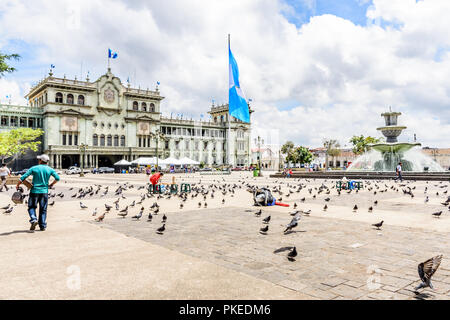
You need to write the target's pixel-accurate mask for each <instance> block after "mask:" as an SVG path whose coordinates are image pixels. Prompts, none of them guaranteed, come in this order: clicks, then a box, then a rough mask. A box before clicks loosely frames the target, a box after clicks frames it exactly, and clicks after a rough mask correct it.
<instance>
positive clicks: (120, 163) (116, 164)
mask: <svg viewBox="0 0 450 320" xmlns="http://www.w3.org/2000/svg"><path fill="white" fill-rule="evenodd" d="M114 165H115V166H130V165H131V162H128V161H127V160H125V159H122V160H120V161H118V162H116V163H114Z"/></svg>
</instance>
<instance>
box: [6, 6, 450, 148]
mask: <svg viewBox="0 0 450 320" xmlns="http://www.w3.org/2000/svg"><path fill="white" fill-rule="evenodd" d="M311 3H312V4H313V3H314V1H312V2H311ZM361 3H364V1H362V2H361ZM2 11H3V12H7V13H8V14H3V15H1V16H0V39H3V40H2V41H1V42H0V49H1V47H2V46H4V45H5V43H6V41H7V40H9V39H21V40H23V41H25V42H26V43H28V44H30V45H31V46H32V48H33V46H38V45H39V49H38V50H37V52H36V54H35V55H34V58H33V59H34V61H33V63H36V64H41V65H49V64H50V63H53V64H55V65H57V69H56V73H57V75H59V76H62V75H63V74H64V73H66V74H67V76H68V77H73V75H75V74H79V70H80V62H81V61H83V65H84V69H85V71H87V70H90V71H91V79H92V78H93V77H94V76H99V75H100V74H102V73H104V72H105V69H106V50H107V48H108V47H111V48H112V49H114V50H116V51H117V52H118V53H119V58H118V59H117V60H114V61H113V62H112V66H113V72H114V73H116V74H118V75H119V76H120V77H121V78H122V79H123V81H125V80H126V79H127V77H128V76H130V77H131V78H132V79H133V78H134V77H133V75H134V70H135V69H136V78H137V81H136V86H137V85H141V87H142V88H146V87H147V86H149V87H150V88H152V87H153V86H154V85H155V83H156V81H160V82H161V87H160V89H161V92H162V94H163V95H164V96H165V97H166V99H165V100H164V101H163V108H164V110H163V112H164V113H165V114H170V112H172V111H173V112H175V113H177V112H183V113H184V114H185V115H189V114H193V115H195V116H196V118H198V116H199V114H200V113H206V111H207V108H208V107H209V105H210V101H211V99H212V98H214V99H215V101H216V102H217V103H220V102H226V101H227V83H228V79H227V77H228V65H227V47H226V46H227V34H228V33H231V36H232V43H231V46H232V50H233V53H234V55H235V57H236V59H237V62H238V64H239V68H240V74H241V84H242V86H243V88H244V91H245V93H246V95H247V97H248V98H252V99H253V101H254V102H253V105H252V107H253V108H254V109H255V113H254V114H253V115H252V117H253V121H254V128H255V130H254V131H255V132H258V133H260V132H263V131H264V130H268V131H270V132H272V133H273V132H274V131H273V130H279V135H278V136H279V139H280V141H285V140H287V139H290V140H293V141H294V142H296V143H301V144H304V145H308V146H318V145H321V142H322V140H323V138H325V137H333V138H338V139H339V140H340V141H341V144H342V145H344V144H345V143H347V141H348V140H349V138H350V137H351V136H352V135H353V134H371V135H379V134H378V132H377V131H376V127H378V126H381V125H382V124H383V121H382V118H381V117H380V113H381V112H383V111H385V110H387V109H388V106H390V105H391V106H392V107H393V108H394V109H396V110H399V111H401V112H403V114H404V116H402V117H401V118H400V121H401V122H402V123H404V124H405V125H407V126H408V127H409V128H408V131H407V132H406V133H405V137H404V138H405V139H408V138H409V136H408V135H409V133H411V132H413V133H416V134H417V137H418V139H419V141H420V142H422V143H423V144H424V145H430V146H435V145H437V146H448V139H446V136H448V135H449V133H450V111H449V107H448V106H449V104H450V83H448V81H447V79H448V74H449V71H450V55H449V53H448V48H450V43H449V42H450V34H449V33H450V20H449V19H447V17H448V13H449V12H450V3H449V2H448V1H446V0H441V1H438V0H435V1H420V2H417V3H416V1H415V0H411V1H409V0H408V1H406V0H397V1H392V0H389V1H388V0H374V1H373V5H372V6H371V7H370V9H369V10H368V12H367V18H368V19H369V21H370V20H376V19H378V20H379V21H381V20H382V21H386V22H387V23H395V24H396V25H398V27H393V26H389V24H388V25H387V26H384V27H381V26H379V25H377V24H368V25H367V26H366V27H362V26H357V25H355V24H353V23H352V22H351V21H348V20H345V19H342V18H339V17H336V16H333V15H322V16H315V17H312V18H311V20H310V22H309V23H308V24H304V25H302V26H301V27H300V28H299V29H297V28H296V26H295V25H293V24H291V23H289V22H288V21H287V19H286V18H285V16H284V15H283V14H282V13H281V12H290V11H289V8H286V4H285V3H284V2H283V3H282V2H277V1H275V0H272V1H271V0H260V1H253V0H239V1H237V0H235V1H200V0H197V1H194V0H191V1H185V0H183V1H181V0H179V1H164V2H161V1H143V0H134V1H126V2H125V1H119V0H115V1H106V0H92V1H88V0H83V1H50V0H40V1H31V0H30V1H11V0H6V1H5V0H4V1H2V2H1V3H0V12H2ZM18 22H19V23H18ZM11 25H13V26H14V28H11V27H10V26H11ZM438 53H439V59H435V58H436V54H438ZM22 62H23V63H27V61H22ZM19 67H20V66H19ZM8 81H9V83H10V82H11V81H16V82H17V83H22V82H21V80H20V79H15V78H14V76H13V75H9V76H8ZM18 87H19V88H20V86H18ZM0 88H1V87H0ZM22 90H23V88H22ZM22 93H23V91H22ZM13 95H14V93H13ZM287 100H289V101H298V102H299V103H298V106H295V107H293V108H291V109H289V110H285V109H283V108H281V107H280V105H281V102H282V101H287ZM400 138H401V137H400ZM277 139H278V138H277Z"/></svg>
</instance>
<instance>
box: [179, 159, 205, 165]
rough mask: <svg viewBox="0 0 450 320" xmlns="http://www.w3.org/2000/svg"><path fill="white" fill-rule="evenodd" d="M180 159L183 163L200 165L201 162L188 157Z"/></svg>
mask: <svg viewBox="0 0 450 320" xmlns="http://www.w3.org/2000/svg"><path fill="white" fill-rule="evenodd" d="M179 161H180V163H181V164H183V165H199V164H200V162H198V161H195V160H192V159H189V158H188V157H184V158H181V159H180V160H179Z"/></svg>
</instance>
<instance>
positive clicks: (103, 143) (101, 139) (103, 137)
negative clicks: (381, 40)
mask: <svg viewBox="0 0 450 320" xmlns="http://www.w3.org/2000/svg"><path fill="white" fill-rule="evenodd" d="M100 146H102V147H104V146H105V135H104V134H102V135H101V136H100Z"/></svg>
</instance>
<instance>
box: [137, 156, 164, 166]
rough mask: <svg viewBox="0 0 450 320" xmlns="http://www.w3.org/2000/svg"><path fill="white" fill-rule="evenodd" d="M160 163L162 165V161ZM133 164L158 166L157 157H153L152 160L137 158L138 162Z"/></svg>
mask: <svg viewBox="0 0 450 320" xmlns="http://www.w3.org/2000/svg"><path fill="white" fill-rule="evenodd" d="M159 162H160V163H161V160H159ZM131 163H132V164H136V165H138V166H149V165H154V164H156V157H151V158H145V157H142V158H137V159H136V160H133V161H131Z"/></svg>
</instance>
